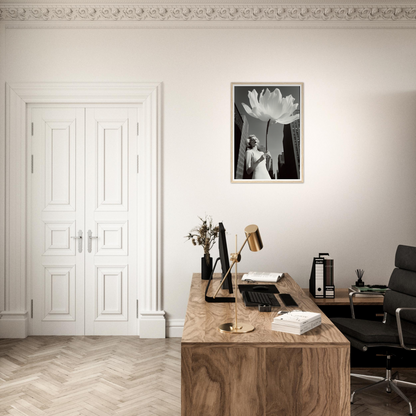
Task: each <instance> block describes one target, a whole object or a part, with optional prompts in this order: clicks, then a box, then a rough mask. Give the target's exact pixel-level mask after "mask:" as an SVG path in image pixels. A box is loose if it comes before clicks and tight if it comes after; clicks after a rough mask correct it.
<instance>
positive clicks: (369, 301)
mask: <svg viewBox="0 0 416 416" xmlns="http://www.w3.org/2000/svg"><path fill="white" fill-rule="evenodd" d="M303 291H304V292H305V295H306V296H308V297H309V298H310V299H312V301H313V302H315V303H316V304H317V305H318V306H319V305H334V306H335V305H339V306H345V305H348V306H349V304H350V299H349V296H348V289H346V288H339V289H335V298H334V299H319V298H314V297H313V296H312V295H311V294H310V293H309V289H303ZM383 301H384V298H380V297H377V296H376V297H374V296H367V297H365V296H354V305H382V304H383Z"/></svg>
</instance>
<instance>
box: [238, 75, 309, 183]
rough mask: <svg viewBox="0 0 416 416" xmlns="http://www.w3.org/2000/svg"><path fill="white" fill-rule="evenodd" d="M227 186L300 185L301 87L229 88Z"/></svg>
mask: <svg viewBox="0 0 416 416" xmlns="http://www.w3.org/2000/svg"><path fill="white" fill-rule="evenodd" d="M231 116H232V117H231V182H232V183H303V180H304V138H303V83H301V82H298V83H283V82H280V83H273V82H269V83H231Z"/></svg>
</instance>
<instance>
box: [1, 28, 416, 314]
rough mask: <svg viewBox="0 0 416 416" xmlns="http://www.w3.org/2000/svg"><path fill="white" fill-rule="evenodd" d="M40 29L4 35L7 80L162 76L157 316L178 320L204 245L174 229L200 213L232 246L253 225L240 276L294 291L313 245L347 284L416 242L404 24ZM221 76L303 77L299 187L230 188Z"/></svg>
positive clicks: (411, 88)
mask: <svg viewBox="0 0 416 416" xmlns="http://www.w3.org/2000/svg"><path fill="white" fill-rule="evenodd" d="M50 25H51V27H50V28H47V29H43V28H36V27H34V28H31V26H30V25H27V26H24V28H20V27H18V26H14V28H13V27H12V28H9V29H7V42H6V47H7V50H6V70H5V73H6V76H5V78H6V81H7V82H9V83H17V82H147V81H162V82H163V150H162V152H163V179H162V180H163V232H162V234H163V282H164V283H163V284H164V289H163V291H164V310H165V311H166V312H167V317H168V319H170V320H172V319H173V320H180V319H183V318H184V317H185V310H186V304H187V300H188V293H189V285H190V280H191V275H192V273H193V272H197V271H199V268H200V257H201V255H202V249H201V248H199V247H198V248H195V247H193V246H192V244H191V243H187V242H185V239H184V236H185V235H186V234H187V232H188V231H189V230H190V229H191V228H192V227H193V226H194V225H196V223H197V222H198V219H197V216H203V215H205V213H206V214H210V215H212V216H213V218H214V220H215V221H223V222H224V225H225V227H226V229H227V231H228V232H229V233H230V234H231V235H230V236H229V250H230V251H232V245H233V241H234V237H233V235H234V234H236V233H237V234H238V235H239V240H240V242H241V241H242V239H243V234H244V233H243V230H244V228H245V226H246V225H248V224H251V223H255V224H258V225H259V227H260V230H261V234H262V237H263V242H264V249H263V250H262V251H261V252H259V253H251V252H250V251H249V250H247V251H245V252H244V253H243V254H244V255H243V260H242V262H241V263H240V266H239V270H240V271H248V270H258V271H284V272H288V273H290V274H291V275H292V277H293V278H294V279H295V280H296V281H297V282H298V283H299V284H300V285H301V286H303V287H307V285H308V279H309V274H310V268H311V264H312V258H313V257H314V256H316V255H317V254H318V252H322V251H328V252H329V253H330V254H331V255H332V256H333V257H334V259H335V281H336V285H337V286H338V287H347V286H349V285H350V284H351V283H353V281H355V275H354V270H355V269H356V268H363V269H365V271H366V273H365V275H364V280H365V281H366V282H368V283H376V282H377V283H387V281H388V278H389V275H390V272H391V270H392V268H393V262H394V252H395V248H396V246H397V245H398V244H409V245H416V216H415V212H416V192H415V183H416V163H415V155H416V77H415V74H416V55H415V54H414V50H415V47H416V31H415V30H414V29H401V28H396V29H358V30H357V29H352V28H351V29H341V28H332V29H331V28H329V27H328V28H326V29H312V28H309V29H307V28H304V29H299V30H296V29H263V30H260V29H258V28H257V29H254V28H253V29H250V28H249V27H250V25H249V24H246V25H245V26H246V27H242V25H240V26H241V28H237V27H235V26H234V27H233V28H232V29H231V28H229V29H228V28H216V29H214V28H211V27H209V25H207V24H204V25H200V27H198V24H192V23H189V28H185V29H178V28H172V29H167V28H154V29H153V28H149V26H147V28H141V25H140V24H139V25H137V26H136V28H131V29H114V28H111V29H110V28H109V29H102V28H101V29H100V28H97V29H91V28H84V29H82V28H79V27H78V29H71V28H68V26H64V27H66V28H63V26H62V25H59V24H53V23H50ZM46 27H49V26H46ZM89 27H91V25H90V26H89ZM97 27H101V26H97ZM113 27H114V25H113ZM231 82H304V100H305V101H304V102H305V106H304V110H305V116H304V128H305V130H304V132H305V134H304V138H305V181H304V183H303V184H247V185H246V184H231V183H230V160H231V156H230V140H231V137H230V134H231V133H230V117H231V114H230V83H231ZM214 252H215V254H216V253H217V248H216V247H215V249H214Z"/></svg>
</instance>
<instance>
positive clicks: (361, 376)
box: [350, 373, 385, 381]
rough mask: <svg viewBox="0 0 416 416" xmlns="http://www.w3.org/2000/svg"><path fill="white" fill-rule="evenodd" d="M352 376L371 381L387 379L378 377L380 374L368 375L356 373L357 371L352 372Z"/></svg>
mask: <svg viewBox="0 0 416 416" xmlns="http://www.w3.org/2000/svg"><path fill="white" fill-rule="evenodd" d="M350 376H351V377H357V378H362V379H364V380H369V381H382V380H385V377H378V376H368V375H366V374H356V373H351V374H350Z"/></svg>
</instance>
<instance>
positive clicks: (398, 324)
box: [396, 308, 416, 351]
mask: <svg viewBox="0 0 416 416" xmlns="http://www.w3.org/2000/svg"><path fill="white" fill-rule="evenodd" d="M401 311H416V308H397V309H396V321H397V330H398V332H399V340H400V345H401V346H402V348H404V349H405V350H410V351H416V347H415V348H411V347H406V345H405V344H404V337H403V330H402V321H401V318H400V312H401Z"/></svg>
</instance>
